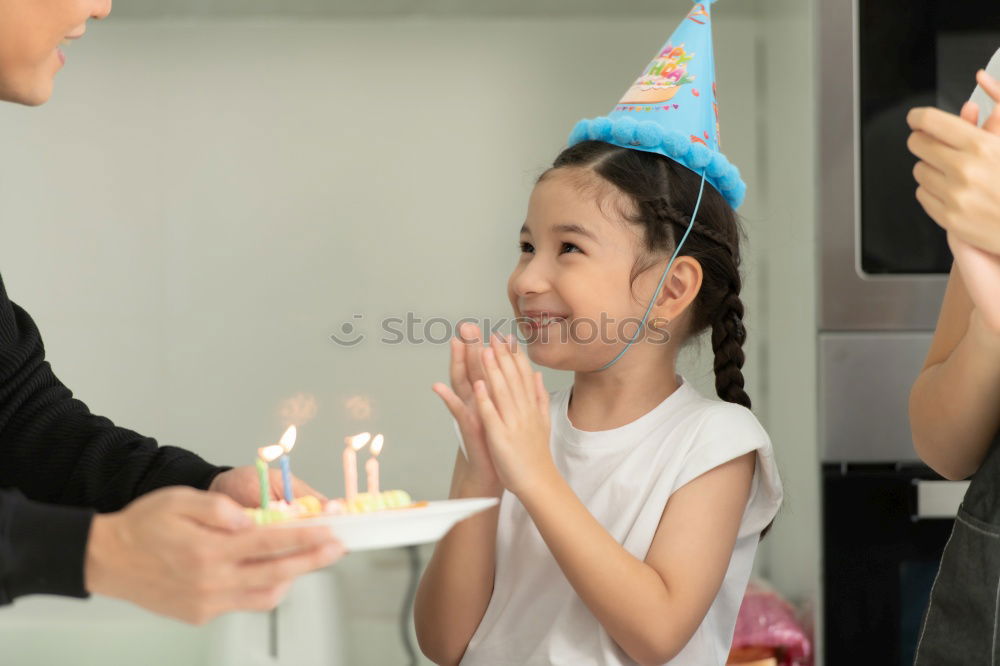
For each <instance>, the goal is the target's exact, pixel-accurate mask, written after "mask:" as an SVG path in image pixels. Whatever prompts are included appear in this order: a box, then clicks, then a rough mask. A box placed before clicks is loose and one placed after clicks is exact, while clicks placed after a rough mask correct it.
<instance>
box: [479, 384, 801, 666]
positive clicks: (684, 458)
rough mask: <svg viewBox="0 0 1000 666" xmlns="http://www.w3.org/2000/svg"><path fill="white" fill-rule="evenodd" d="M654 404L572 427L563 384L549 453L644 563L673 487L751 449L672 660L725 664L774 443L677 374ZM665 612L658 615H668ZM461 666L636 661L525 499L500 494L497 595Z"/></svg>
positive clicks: (772, 492)
mask: <svg viewBox="0 0 1000 666" xmlns="http://www.w3.org/2000/svg"><path fill="white" fill-rule="evenodd" d="M678 381H680V382H681V385H680V387H679V388H678V389H677V390H676V391H674V392H673V393H672V394H671V395H670V396H668V397H667V398H666V400H664V401H663V402H662V403H660V404H659V405H658V406H657V407H655V408H654V409H653V410H652V411H650V412H648V413H647V414H645V415H643V416H641V417H640V418H639V419H637V420H635V421H633V422H632V423H629V424H627V425H624V426H622V427H620V428H614V429H612V430H604V431H599V432H587V431H582V430H577V429H576V428H574V427H573V425H572V424H571V423H570V421H569V418H568V417H567V408H568V405H569V397H570V390H569V389H567V390H565V391H560V392H556V393H554V394H553V395H552V399H551V414H552V435H551V439H550V445H551V448H552V455H553V458H554V459H555V463H556V466H557V467H558V469H559V471H560V473H561V474H562V475H563V477H564V478H565V479H566V481H567V482H568V483H569V485H570V487H572V489H573V491H574V492H575V493H576V495H577V497H579V498H580V500H581V501H582V502H583V503H584V504H585V505H586V506H587V508H588V509H589V510H590V512H591V513H592V514H593V515H594V517H595V518H596V519H597V520H598V522H600V523H601V525H603V526H604V528H605V529H606V530H608V532H609V533H610V534H611V536H613V537H614V538H615V539H616V540H617V541H618V543H620V544H622V545H623V546H624V547H625V549H626V550H627V551H628V552H629V553H631V554H632V555H634V556H635V557H636V558H638V559H640V560H644V559H645V557H646V554H647V552H648V550H649V547H650V544H651V543H652V541H653V535H654V533H655V532H656V528H657V526H658V525H659V523H660V517H661V515H662V514H663V509H664V506H665V505H666V503H667V499H669V497H670V495H672V494H673V493H674V492H675V491H676V490H677V489H678V488H680V487H681V486H683V485H684V484H686V483H688V482H689V481H691V480H693V479H695V478H697V477H698V476H700V475H702V474H704V473H705V472H707V471H709V470H711V469H713V468H715V467H718V466H719V465H721V464H723V463H725V462H727V461H729V460H732V459H734V458H737V457H739V456H741V455H743V454H745V453H749V452H750V451H754V450H756V451H757V466H756V470H755V472H754V478H753V482H752V486H751V495H750V498H749V500H748V502H747V507H746V510H745V511H744V514H743V519H742V522H741V523H740V528H739V536H738V538H737V541H736V546H735V549H734V551H733V557H732V560H731V561H730V563H729V569H728V571H727V572H726V576H725V580H724V581H723V583H722V588H721V589H720V590H719V593H718V595H717V596H716V598H715V600H714V601H713V602H712V605H711V607H710V608H709V610H708V613H707V614H706V615H705V618H704V620H703V621H702V623H701V625H700V626H699V627H698V629H697V630H696V631H695V633H694V635H693V637H692V638H691V640H690V641H689V642H688V644H687V646H685V648H684V649H683V650H682V651H681V653H680V654H679V655H678V656H677V657H676V658H674V659H672V660H671V661H670V662H669V663H670V664H671V666H711V665H713V664H719V665H721V664H725V662H726V658H727V656H728V654H729V647H730V644H731V643H732V636H733V630H734V627H735V624H736V614H737V612H738V611H739V607H740V603H741V601H742V599H743V593H744V591H745V589H746V585H747V582H748V580H749V578H750V572H751V568H752V566H753V558H754V554H755V553H756V550H757V543H758V541H759V536H760V532H761V530H763V529H764V527H765V526H767V525H768V523H770V522H771V520H772V519H773V518H774V516H775V514H776V513H777V511H778V507H779V506H780V504H781V498H782V489H781V482H780V480H779V478H778V471H777V467H776V466H775V463H774V457H773V452H772V449H771V442H770V439H769V438H768V436H767V433H766V432H765V431H764V428H763V427H762V426H761V425H760V423H759V422H758V421H757V419H756V417H755V416H754V415H753V413H752V412H751V411H750V410H748V409H746V408H745V407H743V406H741V405H736V404H733V403H728V402H723V401H720V400H714V399H708V398H705V397H702V396H701V395H700V394H699V393H698V392H697V390H695V389H694V387H692V386H691V385H690V384H689V383H688V382H687V381H685V380H684V378H683V377H678ZM669 621H670V620H669V618H664V622H669ZM461 663H462V664H463V665H464V666H502V665H507V664H509V665H512V666H513V665H517V666H530V665H538V666H541V665H543V664H545V665H548V664H565V665H567V666H584V665H587V664H602V665H603V664H608V665H610V664H634V663H635V662H634V661H633V660H632V659H630V658H629V657H628V655H627V654H625V652H624V651H622V650H621V649H620V648H619V647H618V646H617V644H616V643H615V642H614V641H613V640H612V639H611V637H610V636H609V635H608V633H607V632H606V631H605V630H604V628H603V627H602V626H601V624H600V623H599V622H598V621H597V619H596V618H595V617H594V616H593V614H592V613H591V612H590V610H589V609H588V608H587V606H586V605H585V604H584V603H583V602H582V601H581V600H580V598H579V597H578V596H577V594H576V592H575V590H574V589H573V587H572V586H571V585H570V584H569V582H568V581H567V580H566V577H565V576H564V575H563V572H562V570H561V569H560V568H559V565H558V564H557V563H556V560H555V558H554V557H553V556H552V554H551V553H550V552H549V550H548V548H547V547H546V545H545V542H544V541H543V540H542V538H541V535H540V534H539V532H538V529H537V528H536V527H535V525H534V523H533V522H532V520H531V517H530V516H529V515H528V513H527V512H526V511H525V509H524V506H523V505H522V504H521V502H520V501H519V500H518V499H517V497H515V496H514V495H512V494H510V493H508V492H504V494H503V497H502V498H501V501H500V518H499V523H498V527H497V551H496V576H495V582H494V587H493V596H492V597H491V598H490V603H489V606H488V607H487V609H486V613H485V615H484V616H483V619H482V622H481V623H480V624H479V627H478V629H477V630H476V633H475V635H473V637H472V640H471V641H470V642H469V647H468V649H467V650H466V652H465V656H464V657H463V659H462V662H461Z"/></svg>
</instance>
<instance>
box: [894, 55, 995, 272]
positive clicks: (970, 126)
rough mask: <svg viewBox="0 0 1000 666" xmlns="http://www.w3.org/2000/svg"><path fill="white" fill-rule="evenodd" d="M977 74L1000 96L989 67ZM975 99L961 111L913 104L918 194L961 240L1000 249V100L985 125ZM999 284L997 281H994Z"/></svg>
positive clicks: (910, 141) (911, 122)
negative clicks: (999, 184)
mask: <svg viewBox="0 0 1000 666" xmlns="http://www.w3.org/2000/svg"><path fill="white" fill-rule="evenodd" d="M976 80H977V81H978V82H979V85H980V86H981V87H982V89H983V90H984V91H986V93H987V94H989V95H990V97H992V98H993V99H994V100H996V101H997V102H1000V83H998V82H997V80H996V79H994V78H993V77H991V76H990V75H989V74H987V73H986V72H984V71H980V72H979V73H978V74H977V76H976ZM978 116H979V109H978V108H977V106H976V105H975V104H973V103H971V102H967V103H966V104H965V106H964V107H962V114H961V117H958V116H954V115H952V114H950V113H946V112H945V111H941V110H940V109H933V108H921V109H913V110H912V111H910V113H909V114H908V115H907V123H908V124H909V125H910V128H911V129H912V130H913V133H912V134H910V138H909V139H908V140H907V146H908V147H909V149H910V152H912V153H913V154H914V155H916V156H917V157H918V158H920V161H919V162H917V165H916V166H915V167H914V168H913V175H914V177H915V178H916V180H917V183H919V187H918V188H917V200H918V201H919V202H920V205H921V206H923V208H924V210H925V211H926V212H927V214H928V215H929V216H930V217H931V219H933V220H934V221H935V222H937V223H938V225H940V226H941V227H942V228H944V229H946V230H947V231H948V232H949V234H950V235H952V236H955V237H957V238H958V239H959V240H960V241H963V242H964V243H966V244H968V245H972V246H974V247H976V248H978V249H980V250H983V251H985V252H989V253H992V254H1000V187H997V183H1000V103H998V104H997V105H996V107H995V108H994V109H993V112H992V113H991V114H990V117H989V118H987V119H986V121H985V122H984V123H983V127H982V129H980V128H978V127H976V121H977V119H978ZM994 284H996V283H994Z"/></svg>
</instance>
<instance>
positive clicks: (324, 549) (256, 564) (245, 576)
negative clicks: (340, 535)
mask: <svg viewBox="0 0 1000 666" xmlns="http://www.w3.org/2000/svg"><path fill="white" fill-rule="evenodd" d="M344 553H345V550H344V547H343V546H342V545H340V544H339V543H333V544H327V545H325V546H319V547H316V548H310V549H308V550H303V551H300V552H298V553H295V554H294V555H289V556H287V557H277V558H274V559H271V560H263V561H253V562H247V563H244V564H243V565H241V566H240V567H239V568H238V569H237V575H238V576H239V577H240V580H241V582H242V583H243V587H244V588H270V587H275V586H277V585H280V584H282V583H290V582H291V581H293V580H295V579H296V578H298V577H299V576H301V575H302V574H306V573H309V572H310V571H314V570H316V569H321V568H323V567H326V566H329V565H331V564H333V563H334V562H336V561H337V560H339V559H340V558H341V557H343V556H344Z"/></svg>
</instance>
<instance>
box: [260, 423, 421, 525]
mask: <svg viewBox="0 0 1000 666" xmlns="http://www.w3.org/2000/svg"><path fill="white" fill-rule="evenodd" d="M295 437H296V429H295V427H294V426H290V427H289V428H288V430H286V431H285V434H284V435H282V438H281V440H280V442H279V443H278V444H272V445H270V446H265V447H261V448H260V449H258V461H257V467H258V472H259V474H260V484H261V505H260V506H259V507H256V508H250V509H246V512H247V514H248V515H249V516H250V517H251V518H253V520H254V522H255V523H256V524H258V525H271V524H274V523H285V522H289V521H293V520H303V519H307V518H317V517H321V516H342V515H347V514H365V513H374V512H377V511H390V510H399V509H414V508H418V507H421V506H426V505H427V502H414V501H413V499H412V498H411V497H410V494H409V493H407V492H406V491H405V490H386V491H379V488H378V487H379V466H378V461H377V460H376V458H377V456H378V454H379V453H380V452H381V451H382V443H383V441H384V438H383V437H382V435H376V436H375V437H374V438H372V436H371V434H370V433H367V432H365V433H361V434H359V435H354V436H353V437H347V438H345V443H346V444H347V447H346V449H345V451H344V490H345V495H346V497H344V498H337V499H332V500H328V501H327V502H325V503H324V502H321V501H320V500H319V499H318V498H316V497H313V496H312V495H305V496H302V497H295V498H293V497H291V495H290V494H286V496H285V499H284V500H278V501H273V500H271V499H270V497H269V495H270V491H269V486H268V480H267V478H268V471H267V464H268V463H269V462H272V461H274V460H279V459H280V460H281V462H282V463H283V464H282V474H283V486H284V487H285V489H286V492H287V491H288V489H290V488H291V485H292V484H291V475H290V472H289V471H288V453H289V452H290V451H291V449H292V447H293V446H294V445H295ZM369 442H370V443H371V450H372V457H371V458H370V459H369V460H368V463H367V464H366V465H365V471H366V472H367V475H368V492H364V493H359V492H358V487H357V486H358V481H357V451H358V450H359V449H361V448H362V447H364V446H366V445H367V444H369Z"/></svg>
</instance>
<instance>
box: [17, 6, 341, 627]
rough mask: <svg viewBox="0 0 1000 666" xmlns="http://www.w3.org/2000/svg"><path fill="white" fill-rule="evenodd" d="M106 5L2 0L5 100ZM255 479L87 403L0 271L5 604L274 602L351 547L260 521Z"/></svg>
mask: <svg viewBox="0 0 1000 666" xmlns="http://www.w3.org/2000/svg"><path fill="white" fill-rule="evenodd" d="M110 9H111V2H110V0H46V1H45V2H39V1H38V0H0V17H3V18H2V19H0V100H4V101H11V102H17V103H22V104H26V105H38V104H41V103H43V102H44V101H46V100H47V99H48V98H49V96H50V94H51V91H52V81H53V77H54V75H55V73H56V72H57V71H58V69H59V68H60V67H61V66H62V60H63V56H62V54H61V52H60V51H59V50H58V48H57V47H58V45H59V43H60V42H61V41H62V40H63V39H64V38H67V37H68V38H74V37H78V36H81V35H82V34H83V31H84V30H85V25H86V21H87V19H89V18H98V19H99V18H103V17H104V16H106V15H107V14H108V12H109V11H110ZM274 481H275V483H273V484H272V486H274V487H275V488H278V487H280V476H276V477H275V478H274ZM256 483H257V482H256V475H255V471H254V469H253V468H251V467H241V468H236V469H230V468H223V467H216V466H215V465H210V464H209V463H207V462H205V461H204V460H202V459H201V458H199V457H198V456H196V455H195V454H193V453H190V452H188V451H185V450H183V449H179V448H175V447H170V446H162V447H161V446H158V445H157V443H156V441H154V440H153V439H150V438H148V437H143V436H141V435H139V434H137V433H135V432H132V431H131V430H126V429H125V428H119V427H117V426H115V425H114V424H113V423H112V422H111V421H109V420H108V419H106V418H103V417H100V416H96V415H94V414H91V413H90V411H89V410H88V409H87V406H86V405H85V404H83V403H82V402H80V401H79V400H76V399H74V398H73V395H72V393H71V392H70V391H69V389H67V388H66V387H65V386H63V384H62V383H61V382H60V381H59V380H58V379H57V378H56V376H55V375H54V374H53V372H52V369H51V368H50V367H49V364H48V363H47V362H46V361H45V354H44V349H43V347H42V340H41V336H40V335H39V332H38V329H37V327H36V326H35V323H34V322H33V321H32V319H31V317H29V316H28V313H27V312H25V311H24V310H23V309H21V308H20V307H18V306H17V305H15V304H14V303H11V301H10V300H9V299H8V297H7V292H6V289H5V287H4V284H3V280H2V278H0V605H2V604H9V603H11V602H12V601H13V600H14V599H15V598H17V597H20V596H23V595H27V594H36V593H43V594H58V595H65V596H74V597H85V596H87V595H88V594H90V593H95V594H104V595H107V596H113V597H118V598H121V599H126V600H129V601H132V602H134V603H136V604H138V605H140V606H143V607H145V608H147V609H149V610H152V611H154V612H158V613H161V614H164V615H168V616H171V617H176V618H179V619H182V620H185V621H188V622H192V623H202V622H205V621H207V620H209V619H211V618H213V617H215V616H217V615H219V614H220V613H224V612H227V611H231V610H263V609H268V608H273V607H274V606H275V605H276V604H277V603H278V601H279V600H280V599H281V596H282V595H283V594H284V592H285V590H286V589H287V587H288V586H289V585H290V584H291V581H292V580H294V578H295V577H296V576H298V575H300V574H302V573H305V572H308V571H311V570H313V569H315V568H318V567H322V566H326V565H328V564H330V563H331V562H333V561H334V560H336V559H337V558H338V557H340V556H341V554H342V553H343V549H342V548H341V546H340V545H339V544H338V543H337V542H336V541H335V540H334V539H333V537H332V535H331V534H330V533H329V530H327V529H324V528H313V529H308V530H307V529H296V530H263V529H258V528H255V527H254V526H253V525H252V524H251V522H250V521H249V519H248V518H247V516H246V514H245V512H244V511H243V509H242V506H241V504H243V505H252V504H254V502H255V499H256V496H255V495H256V489H257V485H256ZM296 483H297V484H299V485H298V487H297V488H296V491H297V493H299V494H302V493H306V492H311V493H314V491H312V489H311V488H309V487H308V486H306V485H305V484H302V483H301V482H299V481H296ZM206 491H215V492H206Z"/></svg>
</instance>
